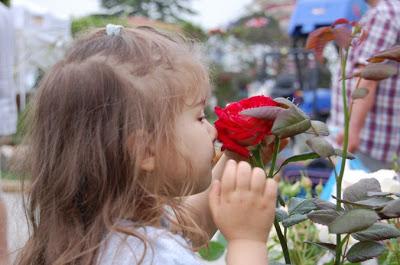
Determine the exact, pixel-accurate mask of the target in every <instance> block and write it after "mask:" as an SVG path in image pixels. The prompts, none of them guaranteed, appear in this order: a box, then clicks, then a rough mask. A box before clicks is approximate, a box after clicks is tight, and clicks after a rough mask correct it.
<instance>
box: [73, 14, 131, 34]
mask: <svg viewBox="0 0 400 265" xmlns="http://www.w3.org/2000/svg"><path fill="white" fill-rule="evenodd" d="M110 23H111V24H118V25H123V26H127V25H128V22H127V20H126V19H125V18H121V17H116V16H103V15H91V16H86V17H81V18H77V19H74V20H73V21H72V25H71V32H72V36H74V37H75V36H77V34H79V33H82V32H85V31H88V30H91V29H95V28H102V27H105V26H106V25H107V24H110Z"/></svg>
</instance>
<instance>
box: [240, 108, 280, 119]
mask: <svg viewBox="0 0 400 265" xmlns="http://www.w3.org/2000/svg"><path fill="white" fill-rule="evenodd" d="M284 110H285V109H284V108H281V107H272V106H263V107H256V108H250V109H245V110H243V111H241V112H240V113H239V114H241V115H246V116H251V117H254V118H258V119H265V120H274V119H275V118H276V117H277V116H278V114H279V113H281V112H282V111H284Z"/></svg>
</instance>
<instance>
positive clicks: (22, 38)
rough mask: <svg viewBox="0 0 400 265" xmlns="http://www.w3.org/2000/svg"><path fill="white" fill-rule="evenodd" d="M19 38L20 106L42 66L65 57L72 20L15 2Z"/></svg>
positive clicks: (17, 81)
mask: <svg viewBox="0 0 400 265" xmlns="http://www.w3.org/2000/svg"><path fill="white" fill-rule="evenodd" d="M11 11H12V13H13V18H14V27H15V38H16V64H15V77H16V87H17V93H18V94H19V95H20V107H21V109H23V108H25V104H26V94H27V92H29V91H30V90H31V89H33V87H34V85H35V82H36V79H37V77H38V73H39V69H40V70H42V71H47V70H48V69H49V68H50V67H51V66H52V65H53V64H54V63H55V62H57V61H58V60H59V59H61V58H62V56H63V55H64V52H65V50H66V47H67V45H68V43H69V42H70V41H71V39H72V37H71V20H70V19H68V18H61V17H56V16H55V15H53V14H51V13H50V12H48V11H47V10H46V9H44V8H41V7H39V6H36V5H34V4H24V5H18V4H16V5H13V6H12V7H11Z"/></svg>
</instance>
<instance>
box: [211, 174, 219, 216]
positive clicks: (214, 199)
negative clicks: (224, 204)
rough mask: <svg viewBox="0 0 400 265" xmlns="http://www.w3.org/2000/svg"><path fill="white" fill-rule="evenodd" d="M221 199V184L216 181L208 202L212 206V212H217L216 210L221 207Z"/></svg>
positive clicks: (212, 186) (212, 185)
mask: <svg viewBox="0 0 400 265" xmlns="http://www.w3.org/2000/svg"><path fill="white" fill-rule="evenodd" d="M220 198H221V182H220V181H219V180H214V181H213V183H212V184H211V190H210V193H209V195H208V202H209V205H210V209H211V212H213V213H214V212H215V211H216V208H217V207H218V206H219V203H220Z"/></svg>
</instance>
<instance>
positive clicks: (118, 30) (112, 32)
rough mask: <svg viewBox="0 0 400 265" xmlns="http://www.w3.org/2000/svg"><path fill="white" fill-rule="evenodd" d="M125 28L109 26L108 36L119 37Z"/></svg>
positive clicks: (107, 27)
mask: <svg viewBox="0 0 400 265" xmlns="http://www.w3.org/2000/svg"><path fill="white" fill-rule="evenodd" d="M123 28H124V27H123V26H121V25H114V24H107V26H106V33H107V35H108V36H119V34H120V33H121V29H123Z"/></svg>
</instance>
